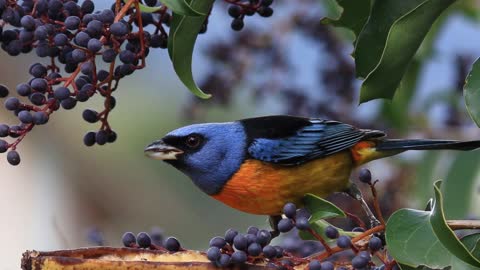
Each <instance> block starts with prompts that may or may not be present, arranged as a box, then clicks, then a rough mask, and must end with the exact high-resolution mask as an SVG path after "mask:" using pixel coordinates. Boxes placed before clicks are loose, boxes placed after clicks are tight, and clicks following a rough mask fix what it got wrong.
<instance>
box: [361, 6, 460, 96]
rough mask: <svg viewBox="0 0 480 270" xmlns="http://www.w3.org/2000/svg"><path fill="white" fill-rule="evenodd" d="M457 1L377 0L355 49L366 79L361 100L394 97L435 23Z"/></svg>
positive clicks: (362, 73)
mask: <svg viewBox="0 0 480 270" xmlns="http://www.w3.org/2000/svg"><path fill="white" fill-rule="evenodd" d="M454 1H455V0H403V1H398V0H383V1H375V3H374V5H373V7H372V11H371V14H370V18H369V20H368V21H367V23H366V25H365V27H364V28H363V30H362V31H361V33H360V35H359V38H358V42H357V46H356V48H355V64H356V70H357V76H359V77H363V78H365V81H364V82H363V84H362V87H361V91H360V102H366V101H369V100H372V99H376V98H389V99H391V98H392V97H393V96H394V94H395V90H396V89H397V87H398V85H399V83H400V81H401V79H402V77H403V75H404V74H405V72H406V69H407V66H408V64H409V63H410V61H411V59H412V58H413V56H414V55H415V52H416V51H417V49H418V48H419V46H420V44H421V43H422V41H423V39H424V38H425V35H426V34H427V33H428V31H429V29H430V27H431V25H432V24H433V23H434V22H435V20H436V19H437V17H438V16H440V14H441V13H442V12H443V11H444V10H445V9H446V8H448V7H449V6H450V5H451V4H452V3H453V2H454ZM407 35H408V38H407Z"/></svg>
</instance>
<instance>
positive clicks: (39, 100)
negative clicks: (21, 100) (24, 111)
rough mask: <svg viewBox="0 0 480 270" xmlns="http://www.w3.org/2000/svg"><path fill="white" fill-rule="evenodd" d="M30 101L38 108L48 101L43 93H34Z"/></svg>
mask: <svg viewBox="0 0 480 270" xmlns="http://www.w3.org/2000/svg"><path fill="white" fill-rule="evenodd" d="M28 99H30V102H32V104H33V105H37V106H41V105H43V104H45V102H46V101H47V99H46V98H45V96H44V95H43V94H42V93H33V94H31V95H30V97H29V98H28Z"/></svg>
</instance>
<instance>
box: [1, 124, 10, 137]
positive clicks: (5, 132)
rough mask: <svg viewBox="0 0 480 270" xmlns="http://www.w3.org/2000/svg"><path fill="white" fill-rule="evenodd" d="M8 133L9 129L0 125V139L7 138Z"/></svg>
mask: <svg viewBox="0 0 480 270" xmlns="http://www.w3.org/2000/svg"><path fill="white" fill-rule="evenodd" d="M9 132H10V127H9V126H8V125H5V124H0V137H2V138H3V137H7V136H8V133H9Z"/></svg>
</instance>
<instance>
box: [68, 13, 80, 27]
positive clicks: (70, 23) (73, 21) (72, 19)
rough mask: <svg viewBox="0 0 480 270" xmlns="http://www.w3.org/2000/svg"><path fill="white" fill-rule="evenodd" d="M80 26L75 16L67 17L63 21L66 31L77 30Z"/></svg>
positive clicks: (78, 19)
mask: <svg viewBox="0 0 480 270" xmlns="http://www.w3.org/2000/svg"><path fill="white" fill-rule="evenodd" d="M79 25H80V18H79V17H77V16H69V17H67V18H66V19H65V27H66V28H67V29H68V30H77V29H78V26H79Z"/></svg>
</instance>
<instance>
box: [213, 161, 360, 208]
mask: <svg viewBox="0 0 480 270" xmlns="http://www.w3.org/2000/svg"><path fill="white" fill-rule="evenodd" d="M353 166H354V163H353V160H352V155H351V153H350V151H343V152H340V153H337V154H334V155H331V156H328V157H325V158H320V159H316V160H312V161H310V162H307V163H304V164H302V165H298V166H282V165H276V164H271V163H267V162H262V161H259V160H254V159H248V160H246V161H245V162H244V163H243V164H242V166H241V167H240V169H239V170H238V171H237V172H236V173H235V174H234V175H233V176H232V178H231V179H230V180H229V181H228V182H227V183H226V184H225V186H224V188H223V189H222V191H221V192H220V193H219V194H216V195H213V196H212V197H214V198H215V199H217V200H219V201H221V202H223V203H225V204H227V205H229V206H231V207H233V208H236V209H238V210H240V211H244V212H248V213H252V214H261V215H276V214H280V213H281V211H282V208H283V206H284V205H285V203H287V202H293V203H295V204H301V199H302V198H303V196H304V195H305V194H306V193H313V194H316V195H318V196H321V197H324V196H327V195H329V194H331V193H333V192H336V191H342V190H344V189H345V188H346V187H347V186H348V180H349V176H350V173H351V170H352V168H353Z"/></svg>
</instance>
